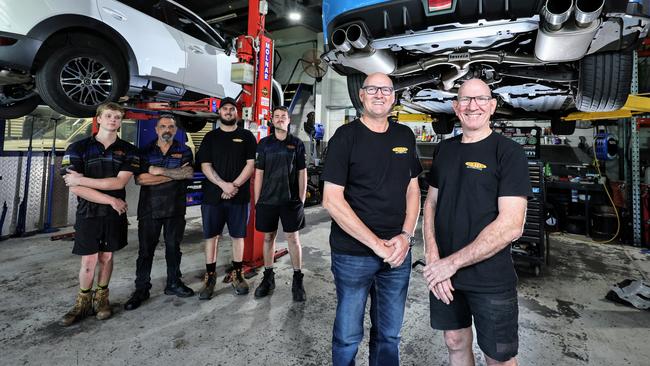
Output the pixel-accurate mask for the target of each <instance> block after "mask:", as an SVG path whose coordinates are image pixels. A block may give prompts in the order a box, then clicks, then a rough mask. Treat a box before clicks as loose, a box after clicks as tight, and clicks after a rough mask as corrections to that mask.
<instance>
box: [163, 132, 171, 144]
mask: <svg viewBox="0 0 650 366" xmlns="http://www.w3.org/2000/svg"><path fill="white" fill-rule="evenodd" d="M172 137H173V136H172V134H171V133H169V132H165V133H163V135H162V139H163V141H165V142H169V141H171V139H172Z"/></svg>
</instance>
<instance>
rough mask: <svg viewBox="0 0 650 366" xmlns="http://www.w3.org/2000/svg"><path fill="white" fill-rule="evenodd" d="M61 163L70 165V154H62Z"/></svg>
mask: <svg viewBox="0 0 650 366" xmlns="http://www.w3.org/2000/svg"><path fill="white" fill-rule="evenodd" d="M61 165H70V155H63V160H61Z"/></svg>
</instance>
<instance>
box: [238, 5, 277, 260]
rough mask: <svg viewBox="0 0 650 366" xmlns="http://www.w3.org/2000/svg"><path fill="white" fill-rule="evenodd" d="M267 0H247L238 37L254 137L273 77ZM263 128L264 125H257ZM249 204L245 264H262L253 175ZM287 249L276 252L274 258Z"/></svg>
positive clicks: (245, 112)
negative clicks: (247, 69)
mask: <svg viewBox="0 0 650 366" xmlns="http://www.w3.org/2000/svg"><path fill="white" fill-rule="evenodd" d="M267 12H268V2H267V1H260V0H250V1H249V6H248V34H247V35H243V36H239V37H238V38H237V57H238V58H239V60H240V61H242V62H246V63H248V64H251V65H253V70H254V72H255V77H254V83H253V84H252V85H251V84H247V85H244V86H243V88H244V92H243V95H242V98H241V101H242V117H243V118H244V120H248V121H250V123H255V124H256V125H257V126H258V134H257V139H258V141H259V139H260V138H262V137H264V136H265V135H266V134H265V133H264V132H262V131H265V127H266V123H267V121H269V120H270V119H271V101H272V97H271V95H272V94H271V93H272V86H271V83H272V79H273V41H272V40H271V39H270V38H268V37H267V36H266V35H265V30H264V22H265V16H266V13H267ZM260 127H263V128H260ZM250 189H251V206H250V214H249V219H248V226H247V228H246V239H245V240H244V264H245V266H246V267H248V268H257V267H260V266H262V265H263V264H264V251H263V249H264V234H263V233H260V232H258V231H257V230H255V202H254V201H255V193H254V175H253V177H251V184H250ZM286 253H287V250H286V249H284V250H282V251H277V252H276V254H275V257H276V258H277V257H279V256H282V255H284V254H286Z"/></svg>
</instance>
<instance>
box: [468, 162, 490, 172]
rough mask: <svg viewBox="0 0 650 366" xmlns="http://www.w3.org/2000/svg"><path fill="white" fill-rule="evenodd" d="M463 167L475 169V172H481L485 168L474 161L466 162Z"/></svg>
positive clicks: (485, 166)
mask: <svg viewBox="0 0 650 366" xmlns="http://www.w3.org/2000/svg"><path fill="white" fill-rule="evenodd" d="M465 166H467V167H468V168H469V169H476V170H483V169H485V168H487V165H485V164H481V163H479V162H476V161H467V162H465Z"/></svg>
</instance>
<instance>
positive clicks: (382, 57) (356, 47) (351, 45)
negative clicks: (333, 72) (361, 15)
mask: <svg viewBox="0 0 650 366" xmlns="http://www.w3.org/2000/svg"><path fill="white" fill-rule="evenodd" d="M332 45H333V46H334V48H335V49H336V51H337V52H334V51H330V52H328V53H326V54H325V55H324V57H325V58H324V60H326V61H327V60H329V62H331V61H334V60H337V61H336V62H337V63H340V64H341V65H343V66H346V67H350V68H353V69H356V70H359V71H361V72H362V73H364V74H366V75H368V74H372V73H374V72H381V73H385V74H390V73H392V72H393V71H394V70H395V68H396V67H397V62H396V61H395V57H394V56H393V55H392V54H391V53H390V52H389V51H388V50H377V49H375V48H374V47H372V46H371V45H370V41H369V40H368V38H367V37H366V35H365V32H364V31H363V28H362V27H361V26H360V25H358V24H352V25H351V26H349V27H348V28H347V29H345V30H344V29H343V28H339V29H337V30H335V31H334V32H333V33H332Z"/></svg>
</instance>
